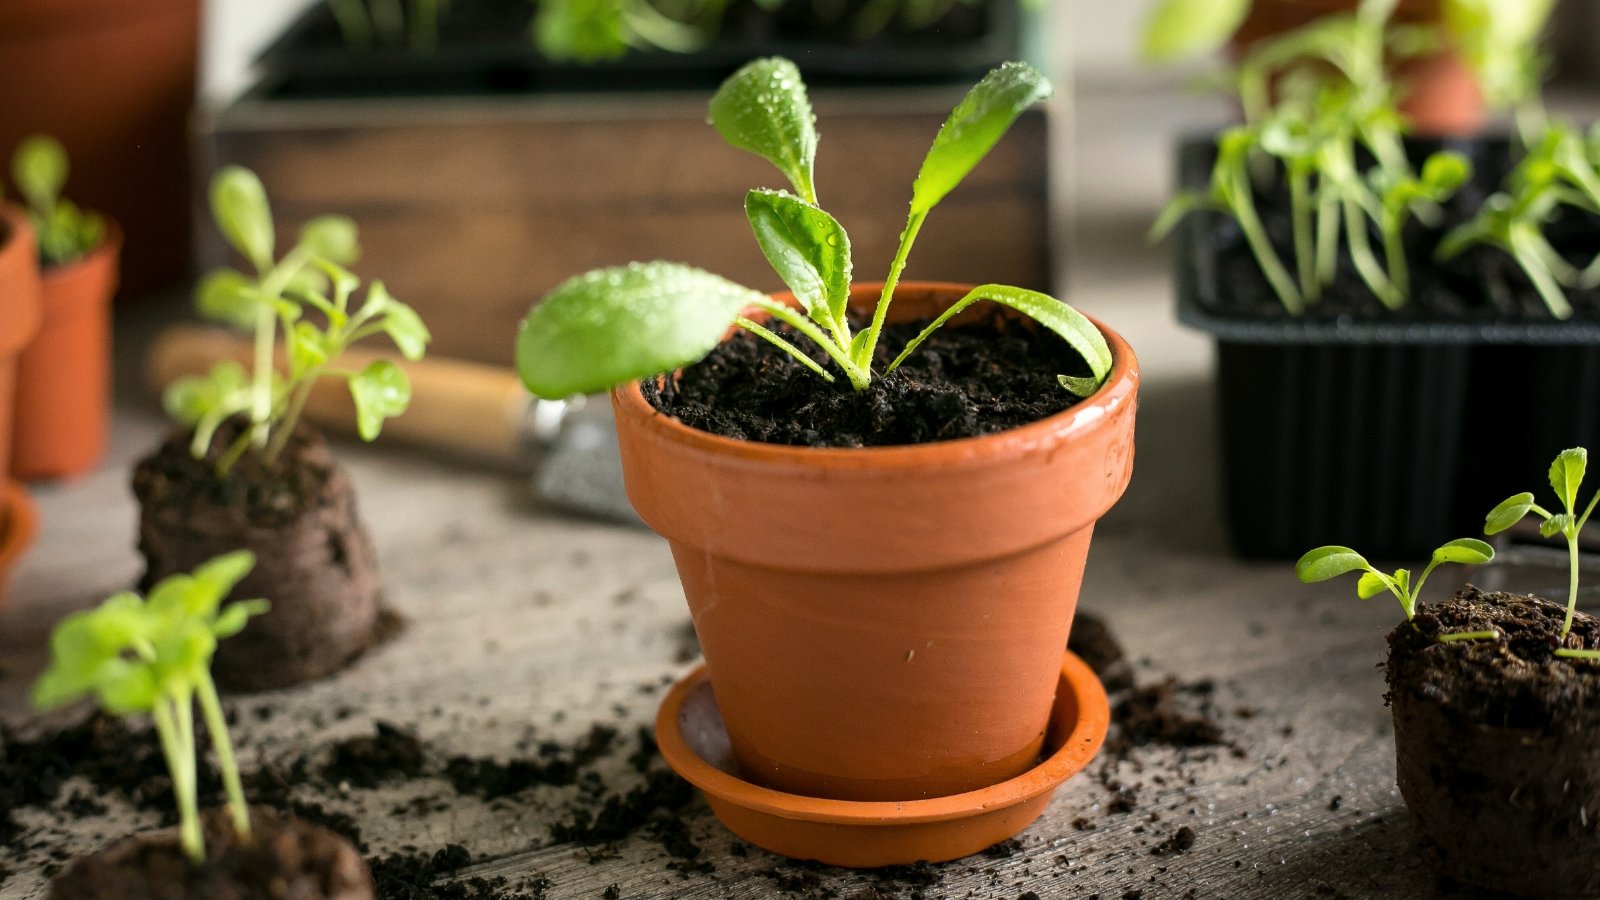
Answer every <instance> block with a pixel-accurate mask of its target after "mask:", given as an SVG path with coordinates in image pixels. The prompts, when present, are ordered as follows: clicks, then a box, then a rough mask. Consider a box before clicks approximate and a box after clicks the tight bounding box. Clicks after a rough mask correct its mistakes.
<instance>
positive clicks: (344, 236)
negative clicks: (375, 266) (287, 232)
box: [300, 216, 361, 266]
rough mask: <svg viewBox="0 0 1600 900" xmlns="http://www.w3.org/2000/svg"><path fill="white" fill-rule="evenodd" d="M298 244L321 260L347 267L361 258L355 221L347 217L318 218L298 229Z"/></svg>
mask: <svg viewBox="0 0 1600 900" xmlns="http://www.w3.org/2000/svg"><path fill="white" fill-rule="evenodd" d="M300 243H301V244H303V245H304V246H306V247H307V248H309V249H310V250H311V252H312V253H315V254H316V255H318V256H320V257H322V258H323V259H327V260H330V261H332V262H336V263H338V264H339V265H341V266H348V265H352V264H354V263H355V261H356V260H358V259H360V258H361V241H360V238H359V236H358V233H357V230H356V223H355V220H353V219H351V218H350V217H349V216H318V217H316V218H315V219H312V220H311V221H309V222H307V223H306V224H305V225H304V226H302V227H301V229H300Z"/></svg>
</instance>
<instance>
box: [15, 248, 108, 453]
mask: <svg viewBox="0 0 1600 900" xmlns="http://www.w3.org/2000/svg"><path fill="white" fill-rule="evenodd" d="M121 250H122V232H121V230H119V229H118V228H117V227H116V225H115V224H111V225H109V227H108V229H107V231H106V239H105V241H104V242H103V243H101V245H100V246H99V247H98V248H96V249H95V250H94V252H92V253H90V254H89V255H88V256H86V257H84V258H83V259H80V260H78V261H77V262H75V263H71V264H69V265H65V266H58V267H54V268H47V269H45V270H44V272H43V282H42V283H43V296H44V303H43V324H42V325H41V327H40V329H39V333H38V335H37V336H36V337H35V338H34V339H33V343H31V344H29V345H28V347H27V349H26V350H24V351H23V352H22V356H21V357H20V359H19V363H18V370H17V410H16V428H15V435H14V436H13V439H12V447H11V473H12V474H13V475H15V476H16V477H17V478H21V479H32V478H63V477H66V476H69V475H77V474H79V473H82V472H86V471H88V470H90V469H92V468H94V466H95V465H96V464H97V463H99V461H100V457H101V456H102V455H104V453H105V449H106V431H107V420H108V419H109V417H110V413H111V409H110V407H111V297H112V295H114V294H115V293H116V292H117V259H118V254H119V253H120V252H121Z"/></svg>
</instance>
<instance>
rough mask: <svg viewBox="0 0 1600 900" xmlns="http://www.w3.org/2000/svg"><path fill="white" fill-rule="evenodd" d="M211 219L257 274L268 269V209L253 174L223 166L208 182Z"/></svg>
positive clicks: (270, 235)
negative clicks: (209, 186) (209, 182)
mask: <svg viewBox="0 0 1600 900" xmlns="http://www.w3.org/2000/svg"><path fill="white" fill-rule="evenodd" d="M211 215H212V217H213V218H215V219H216V221H217V228H218V229H220V230H221V231H222V236H223V237H225V238H227V239H228V243H229V244H231V245H233V248H234V249H235V250H238V251H239V252H240V253H241V254H243V255H244V258H245V259H248V260H250V263H251V264H252V265H254V266H255V267H256V269H257V271H261V272H265V271H266V270H268V269H270V268H271V267H272V250H273V245H274V244H273V233H272V207H271V206H270V205H269V204H268V203H267V189H266V188H265V187H263V186H262V184H261V179H260V178H257V177H256V173H254V172H252V171H250V170H249V169H246V168H244V167H243V166H227V167H226V168H224V169H223V170H222V171H220V172H218V173H217V175H216V177H215V178H213V179H212V180H211Z"/></svg>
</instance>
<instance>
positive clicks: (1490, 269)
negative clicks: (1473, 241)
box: [1184, 140, 1600, 324]
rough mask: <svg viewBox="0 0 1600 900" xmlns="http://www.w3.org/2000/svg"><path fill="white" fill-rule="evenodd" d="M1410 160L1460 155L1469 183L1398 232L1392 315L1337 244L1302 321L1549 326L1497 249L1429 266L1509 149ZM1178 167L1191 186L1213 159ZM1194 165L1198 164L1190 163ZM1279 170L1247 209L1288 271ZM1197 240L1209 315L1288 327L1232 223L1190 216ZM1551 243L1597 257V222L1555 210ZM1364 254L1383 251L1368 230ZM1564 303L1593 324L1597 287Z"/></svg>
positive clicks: (1599, 305) (1445, 145) (1492, 145)
mask: <svg viewBox="0 0 1600 900" xmlns="http://www.w3.org/2000/svg"><path fill="white" fill-rule="evenodd" d="M1408 146H1409V148H1410V151H1411V156H1412V158H1413V159H1414V160H1415V162H1416V164H1417V165H1419V166H1420V165H1421V163H1422V161H1423V160H1424V159H1426V158H1427V155H1428V154H1430V153H1432V152H1434V151H1436V150H1451V151H1455V152H1459V153H1462V154H1463V155H1465V156H1466V157H1468V158H1469V159H1471V160H1472V163H1473V176H1472V179H1471V180H1470V181H1469V182H1467V183H1466V184H1464V185H1463V186H1462V187H1461V189H1460V190H1459V191H1458V192H1457V193H1456V194H1455V196H1454V197H1452V198H1451V199H1450V200H1449V201H1447V202H1445V203H1444V204H1443V205H1442V215H1441V216H1440V217H1439V219H1438V221H1437V222H1436V223H1435V224H1433V225H1427V224H1425V223H1422V222H1420V221H1418V220H1416V219H1415V218H1413V219H1412V220H1411V221H1410V222H1409V223H1408V224H1407V225H1406V227H1405V232H1404V234H1405V246H1406V260H1407V263H1408V269H1409V272H1410V276H1411V299H1410V301H1409V302H1407V304H1406V305H1405V306H1404V307H1403V308H1401V309H1399V310H1391V309H1389V308H1388V307H1385V306H1384V305H1383V304H1382V303H1381V302H1380V301H1379V300H1378V298H1377V297H1376V296H1374V295H1373V293H1372V290H1371V288H1369V287H1367V284H1366V282H1365V281H1363V280H1362V278H1361V275H1360V274H1359V273H1358V272H1357V271H1356V267H1355V264H1354V262H1352V260H1351V257H1350V252H1349V250H1348V248H1347V247H1346V246H1345V245H1344V244H1343V243H1341V246H1340V252H1339V267H1338V274H1337V276H1336V277H1335V279H1334V281H1333V283H1332V284H1331V285H1329V286H1328V287H1327V288H1325V289H1324V293H1323V297H1322V299H1321V301H1320V302H1318V303H1317V304H1316V305H1314V306H1310V307H1308V308H1307V310H1306V313H1305V315H1304V316H1303V317H1299V318H1303V319H1306V320H1311V321H1319V320H1329V319H1349V320H1351V321H1356V322H1367V321H1381V322H1393V323H1396V324H1405V323H1409V322H1417V323H1434V322H1440V321H1444V322H1462V323H1472V322H1504V321H1512V322H1552V321H1555V320H1554V319H1552V318H1551V316H1550V313H1549V311H1548V310H1547V309H1546V307H1545V305H1544V302H1543V301H1542V300H1541V299H1540V298H1539V295H1538V293H1537V292H1536V291H1535V290H1534V288H1533V285H1532V283H1531V282H1530V281H1529V280H1528V277H1527V276H1526V275H1525V274H1524V273H1523V272H1522V270H1521V268H1519V267H1518V265H1517V263H1516V261H1515V260H1514V259H1512V258H1511V256H1510V255H1509V254H1507V253H1506V252H1505V251H1503V250H1500V249H1498V248H1495V247H1488V246H1475V247H1471V248H1469V249H1467V250H1466V251H1464V252H1462V253H1461V254H1460V255H1459V256H1456V257H1455V258H1453V259H1449V260H1438V259H1436V258H1435V255H1434V254H1435V251H1436V250H1437V248H1438V246H1439V242H1440V240H1441V239H1442V238H1443V237H1444V235H1445V234H1446V233H1448V232H1449V231H1450V230H1451V229H1453V228H1454V227H1455V226H1457V225H1460V224H1462V223H1464V222H1466V221H1468V220H1469V219H1471V218H1473V217H1474V216H1475V215H1476V214H1477V212H1478V210H1479V209H1481V208H1482V206H1483V203H1484V201H1485V200H1486V199H1487V198H1488V197H1489V196H1490V195H1492V194H1494V193H1496V192H1497V191H1499V190H1500V187H1501V184H1502V182H1503V181H1504V180H1505V176H1506V174H1507V172H1509V171H1510V168H1511V166H1512V159H1511V156H1510V149H1509V145H1508V143H1507V142H1506V141H1504V140H1463V141H1448V142H1441V141H1412V142H1409V145H1408ZM1186 154H1188V157H1189V158H1187V159H1186V160H1185V170H1186V173H1185V179H1184V180H1185V183H1186V186H1187V187H1190V188H1195V187H1199V186H1201V185H1203V183H1204V178H1206V177H1209V175H1208V173H1209V168H1208V167H1209V165H1210V163H1211V160H1213V159H1215V152H1214V150H1211V149H1209V148H1207V149H1205V150H1204V151H1201V150H1198V149H1196V148H1194V147H1192V146H1191V147H1190V148H1189V149H1188V150H1187V151H1186ZM1202 161H1203V163H1204V165H1200V163H1201V162H1202ZM1279 176H1281V173H1278V175H1277V176H1275V177H1274V178H1273V179H1272V180H1269V181H1267V182H1265V183H1263V184H1259V185H1258V186H1257V192H1256V204H1257V208H1258V210H1259V212H1260V214H1261V220H1262V224H1263V225H1264V226H1265V228H1266V230H1267V233H1268V235H1269V236H1270V237H1271V238H1272V244H1273V246H1274V247H1275V248H1276V249H1277V251H1278V256H1279V258H1280V259H1282V260H1283V262H1284V265H1285V266H1286V267H1288V268H1289V270H1290V271H1291V272H1292V271H1293V270H1294V260H1295V254H1294V232H1293V225H1292V220H1291V206H1290V203H1289V191H1288V188H1287V186H1286V185H1285V183H1284V182H1283V180H1282V178H1281V177H1279ZM1196 215H1198V216H1199V217H1201V219H1202V221H1203V228H1202V229H1200V231H1201V233H1202V234H1203V235H1204V236H1203V238H1202V242H1201V243H1200V245H1199V246H1197V247H1196V250H1197V251H1198V252H1199V253H1202V254H1206V255H1209V256H1214V257H1215V264H1216V269H1215V282H1214V283H1213V284H1211V286H1210V287H1206V284H1207V281H1208V280H1203V281H1202V298H1203V302H1204V303H1205V304H1206V306H1207V307H1208V308H1209V309H1210V310H1211V311H1212V312H1214V313H1218V314H1222V315H1228V316H1237V317H1240V318H1247V319H1251V320H1258V319H1265V320H1268V321H1271V320H1285V321H1287V320H1290V319H1294V318H1296V317H1293V316H1291V315H1290V314H1289V313H1288V312H1287V311H1286V310H1285V309H1284V308H1283V303H1282V302H1281V301H1280V300H1279V299H1278V295H1277V294H1276V293H1275V292H1274V291H1273V290H1272V287H1271V285H1270V284H1268V282H1267V280H1266V278H1265V277H1264V276H1263V275H1262V274H1261V266H1260V264H1259V263H1258V262H1257V261H1256V257H1255V255H1254V254H1253V253H1252V252H1251V250H1250V247H1249V245H1248V243H1247V242H1246V241H1245V238H1244V233H1243V231H1241V230H1240V228H1239V225H1238V223H1237V222H1235V221H1234V220H1233V219H1232V218H1230V217H1229V216H1227V215H1224V214H1220V213H1211V212H1206V213H1198V214H1196ZM1547 234H1548V236H1549V237H1550V239H1551V243H1552V244H1553V245H1554V246H1555V247H1556V249H1557V250H1558V251H1559V252H1560V253H1561V254H1562V255H1563V256H1565V257H1566V258H1567V259H1568V260H1569V261H1571V262H1572V263H1573V264H1574V265H1577V266H1578V267H1580V268H1581V267H1583V266H1585V265H1587V264H1588V262H1589V261H1590V260H1591V259H1592V258H1593V257H1594V254H1595V252H1596V250H1600V239H1597V238H1596V235H1597V234H1600V216H1595V215H1591V214H1588V213H1582V212H1578V211H1575V210H1570V209H1567V210H1563V211H1562V213H1561V214H1560V215H1559V217H1558V218H1557V220H1556V221H1555V222H1554V223H1553V224H1552V225H1550V226H1549V227H1548V229H1547ZM1371 237H1372V247H1373V252H1374V253H1375V254H1377V255H1378V256H1379V257H1380V258H1381V256H1382V253H1383V243H1382V235H1380V234H1379V233H1378V232H1377V231H1376V230H1375V229H1373V230H1372V231H1371ZM1566 294H1567V298H1568V299H1569V300H1570V301H1571V302H1572V306H1573V309H1574V319H1575V320H1578V321H1582V320H1589V321H1595V320H1600V288H1597V289H1581V288H1569V289H1566Z"/></svg>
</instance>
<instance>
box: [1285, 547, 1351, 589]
mask: <svg viewBox="0 0 1600 900" xmlns="http://www.w3.org/2000/svg"><path fill="white" fill-rule="evenodd" d="M1365 568H1367V560H1366V558H1365V557H1363V556H1362V555H1361V554H1359V553H1357V552H1355V551H1354V550H1351V549H1350V548H1349V547H1338V546H1328V547H1318V548H1317V549H1315V550H1312V551H1310V552H1309V553H1307V554H1306V555H1305V556H1302V557H1300V561H1299V562H1297V563H1295V564H1294V574H1295V577H1296V578H1299V579H1300V580H1301V581H1303V582H1305V583H1306V584H1312V583H1315V582H1318V581H1327V580H1328V579H1330V578H1337V577H1339V576H1340V575H1344V574H1346V573H1348V572H1355V571H1357V570H1360V569H1365Z"/></svg>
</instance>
